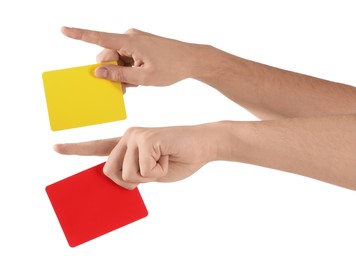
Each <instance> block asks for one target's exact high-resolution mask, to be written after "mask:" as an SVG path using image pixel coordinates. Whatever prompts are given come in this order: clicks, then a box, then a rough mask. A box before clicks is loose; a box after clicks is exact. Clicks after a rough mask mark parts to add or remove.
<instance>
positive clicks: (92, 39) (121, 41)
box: [61, 27, 127, 50]
mask: <svg viewBox="0 0 356 260" xmlns="http://www.w3.org/2000/svg"><path fill="white" fill-rule="evenodd" d="M61 31H62V33H63V34H64V35H65V36H67V37H69V38H72V39H76V40H81V41H84V42H88V43H93V44H96V45H99V46H101V47H104V48H106V49H113V50H115V49H119V48H121V47H122V46H124V45H126V44H125V42H126V40H127V35H125V34H115V33H106V32H98V31H92V30H85V29H79V28H69V27H62V29H61Z"/></svg>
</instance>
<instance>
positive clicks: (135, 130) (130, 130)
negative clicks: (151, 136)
mask: <svg viewBox="0 0 356 260" xmlns="http://www.w3.org/2000/svg"><path fill="white" fill-rule="evenodd" d="M140 129H141V128H140V127H130V128H128V129H127V130H126V132H125V136H132V135H136V134H137V133H138V131H140Z"/></svg>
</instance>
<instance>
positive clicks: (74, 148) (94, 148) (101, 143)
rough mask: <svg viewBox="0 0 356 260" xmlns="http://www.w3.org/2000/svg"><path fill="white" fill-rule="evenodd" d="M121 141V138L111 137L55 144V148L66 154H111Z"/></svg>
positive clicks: (58, 151)
mask: <svg viewBox="0 0 356 260" xmlns="http://www.w3.org/2000/svg"><path fill="white" fill-rule="evenodd" d="M119 141H120V138H110V139H104V140H95V141H88V142H81V143H67V144H55V145H54V146H53V149H54V150H55V151H56V152H57V153H60V154H65V155H87V156H88V155H96V156H106V155H109V154H110V152H111V151H112V149H114V147H115V146H116V144H117V143H118V142H119Z"/></svg>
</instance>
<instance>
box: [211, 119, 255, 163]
mask: <svg viewBox="0 0 356 260" xmlns="http://www.w3.org/2000/svg"><path fill="white" fill-rule="evenodd" d="M209 127H210V129H211V133H212V134H211V136H210V143H211V144H212V147H213V148H212V151H213V152H212V153H211V157H210V158H209V159H210V161H235V162H245V161H246V156H248V154H249V150H250V149H251V146H250V143H249V135H250V134H251V133H252V132H253V128H254V126H253V122H240V121H220V122H215V123H211V124H209Z"/></svg>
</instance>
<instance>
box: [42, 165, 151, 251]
mask: <svg viewBox="0 0 356 260" xmlns="http://www.w3.org/2000/svg"><path fill="white" fill-rule="evenodd" d="M103 166H104V163H102V164H99V165H97V166H94V167H92V168H90V169H87V170H85V171H82V172H80V173H77V174H75V175H72V176H70V177H68V178H66V179H63V180H61V181H58V182H56V183H53V184H51V185H49V186H47V187H46V192H47V194H48V197H49V199H50V201H51V203H52V206H53V209H54V211H55V213H56V215H57V218H58V220H59V222H60V224H61V227H62V229H63V232H64V234H65V236H66V238H67V241H68V244H69V245H70V246H71V247H75V246H77V245H80V244H82V243H84V242H87V241H89V240H91V239H94V238H96V237H98V236H101V235H103V234H106V233H108V232H110V231H113V230H115V229H117V228H120V227H122V226H124V225H127V224H129V223H131V222H134V221H136V220H139V219H141V218H144V217H146V216H147V214H148V212H147V209H146V206H145V204H144V202H143V200H142V198H141V195H140V192H139V190H138V189H137V188H136V189H134V190H126V189H124V188H122V187H120V186H118V185H117V184H115V183H114V182H113V181H111V180H110V179H109V178H108V177H106V176H105V175H104V173H103Z"/></svg>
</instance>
